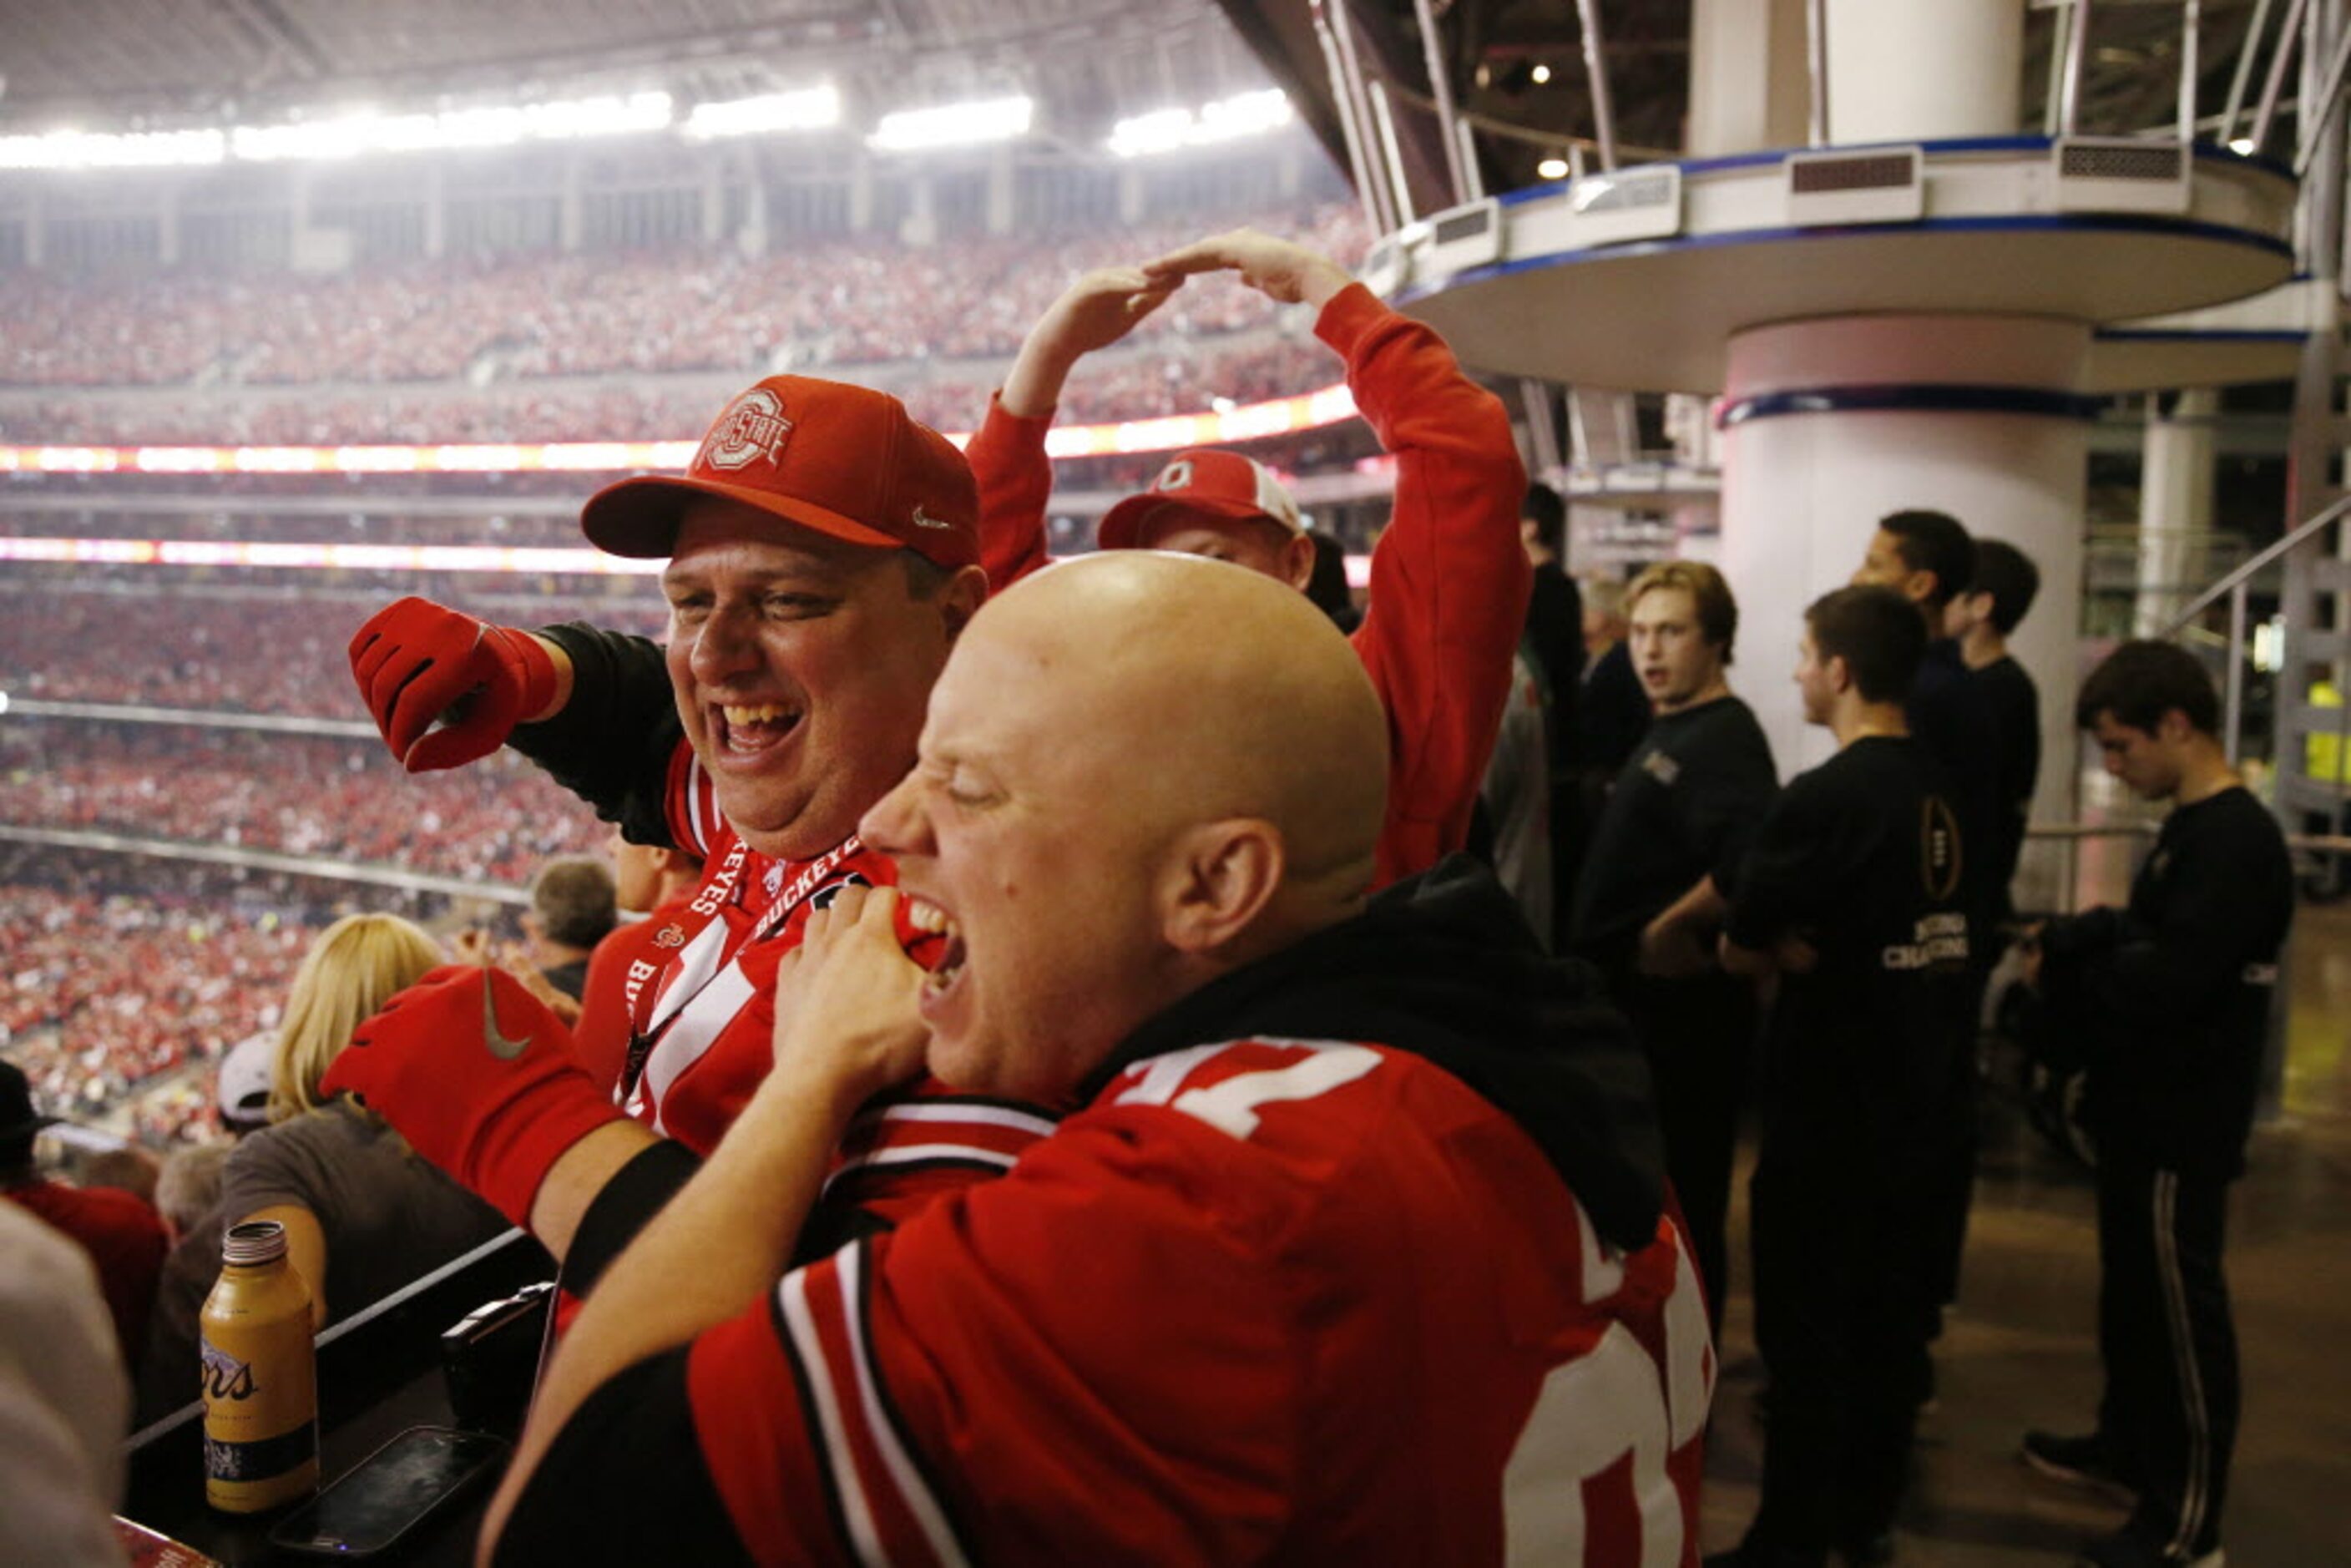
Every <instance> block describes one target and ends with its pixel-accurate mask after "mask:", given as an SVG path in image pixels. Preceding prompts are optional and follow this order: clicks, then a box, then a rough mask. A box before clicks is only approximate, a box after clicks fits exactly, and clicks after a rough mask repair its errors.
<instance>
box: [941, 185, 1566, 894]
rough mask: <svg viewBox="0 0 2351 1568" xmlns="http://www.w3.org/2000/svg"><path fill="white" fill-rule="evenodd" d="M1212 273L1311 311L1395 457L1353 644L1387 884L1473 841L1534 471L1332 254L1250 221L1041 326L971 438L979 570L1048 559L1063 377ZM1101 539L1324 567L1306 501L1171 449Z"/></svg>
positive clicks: (1515, 615) (1520, 613)
mask: <svg viewBox="0 0 2351 1568" xmlns="http://www.w3.org/2000/svg"><path fill="white" fill-rule="evenodd" d="M1204 272H1238V274H1240V279H1241V281H1242V282H1243V283H1245V284H1247V285H1248V286H1249V287H1251V288H1254V289H1256V290H1258V291H1259V293H1261V294H1263V295H1265V296H1266V297H1267V298H1270V299H1272V300H1274V301H1276V302H1277V303H1280V304H1284V305H1297V304H1304V305H1311V306H1312V307H1313V308H1314V309H1315V310H1316V311H1317V312H1318V314H1317V316H1316V318H1315V322H1314V332H1315V335H1316V336H1317V337H1319V338H1321V339H1322V341H1324V342H1325V343H1327V344H1329V345H1330V346H1331V347H1332V349H1334V350H1337V351H1338V352H1339V353H1340V354H1342V355H1343V356H1344V357H1345V359H1346V361H1347V385H1348V387H1349V389H1350V390H1351V391H1353V393H1354V394H1355V404H1356V407H1357V409H1358V410H1359V411H1360V412H1361V413H1362V414H1363V416H1364V418H1365V419H1366V420H1368V421H1369V422H1370V423H1371V425H1372V428H1373V430H1374V432H1376V433H1377V434H1378V435H1379V438H1380V444H1381V445H1383V446H1384V447H1386V448H1387V449H1388V451H1390V452H1391V453H1394V454H1395V464H1396V485H1395V514H1394V517H1393V520H1392V521H1391V522H1390V523H1389V525H1388V528H1387V531H1386V532H1385V533H1384V534H1382V535H1381V537H1380V542H1379V546H1378V548H1377V549H1375V550H1374V551H1373V553H1372V588H1371V602H1370V605H1369V607H1368V608H1367V609H1366V611H1365V612H1364V622H1363V624H1362V626H1361V627H1360V628H1358V629H1357V630H1356V632H1354V635H1353V643H1354V646H1355V653H1356V654H1357V656H1358V657H1360V658H1361V659H1362V660H1363V662H1364V669H1365V670H1366V671H1367V672H1369V673H1370V674H1371V677H1372V685H1373V686H1374V689H1375V690H1377V691H1378V693H1379V694H1380V700H1381V702H1382V703H1383V704H1384V706H1386V708H1387V714H1388V787H1389V788H1388V815H1387V823H1386V827H1385V829H1384V831H1383V832H1382V833H1381V835H1380V845H1379V862H1378V877H1379V881H1380V882H1382V883H1388V882H1393V881H1395V880H1396V879H1397V878H1399V877H1405V876H1409V875H1411V874H1413V873H1416V872H1420V871H1425V870H1426V869H1427V868H1428V867H1429V866H1431V865H1433V864H1435V863H1436V862H1437V860H1438V859H1440V858H1441V857H1443V856H1444V855H1446V854H1447V853H1450V852H1453V851H1455V850H1458V849H1460V848H1461V847H1462V846H1463V844H1464V843H1466V842H1467V841H1468V833H1469V817H1470V813H1471V810H1473V808H1474V807H1475V805H1476V802H1477V799H1478V789H1479V784H1480V783H1481V782H1482V781H1483V780H1484V779H1485V774H1486V761H1487V758H1489V756H1490V755H1491V754H1492V752H1493V749H1494V736H1495V733H1496V730H1497V727H1499V724H1500V723H1501V716H1502V706H1503V704H1504V701H1505V700H1506V699H1507V698H1508V697H1509V695H1510V667H1511V659H1512V656H1513V655H1514V654H1515V653H1517V652H1518V640H1519V629H1520V624H1521V623H1522V622H1523V621H1524V619H1525V616H1526V607H1527V595H1528V593H1529V591H1531V569H1530V568H1529V567H1528V565H1527V560H1526V555H1525V552H1524V550H1523V549H1520V543H1519V501H1520V497H1522V496H1523V495H1524V494H1525V492H1526V486H1527V477H1526V470H1525V468H1524V466H1523V465H1521V464H1520V461H1519V455H1518V448H1517V446H1516V445H1515V444H1514V443H1513V442H1512V440H1511V436H1510V416H1509V414H1508V413H1506V412H1505V411H1504V409H1503V407H1502V405H1501V402H1499V400H1498V399H1496V398H1495V397H1494V396H1493V394H1492V393H1490V392H1486V391H1485V390H1483V389H1482V388H1480V387H1479V386H1478V385H1477V384H1476V383H1474V382H1471V381H1470V380H1469V379H1468V377H1466V376H1464V375H1463V374H1462V373H1461V368H1460V366H1459V364H1458V362H1457V361H1455V360H1454V358H1453V353H1452V350H1449V349H1447V347H1446V346H1445V340H1443V339H1441V338H1439V337H1438V336H1437V334H1436V333H1435V332H1434V331H1432V330H1430V329H1428V328H1426V327H1424V326H1421V325H1420V324H1419V323H1417V322H1414V321H1408V320H1406V319H1405V318H1403V317H1401V316H1399V315H1397V314H1396V313H1395V312H1394V311H1392V310H1390V309H1389V308H1387V307H1386V306H1384V305H1383V304H1381V303H1380V301H1379V300H1378V299H1377V298H1374V296H1373V294H1372V292H1371V291H1370V290H1369V289H1367V288H1365V287H1363V286H1362V285H1361V284H1359V283H1356V282H1355V281H1354V280H1353V278H1352V277H1349V275H1348V273H1347V270H1346V269H1345V268H1344V267H1341V266H1340V265H1339V264H1338V263H1337V262H1335V261H1332V260H1331V259H1330V258H1329V257H1327V256H1320V255H1317V254H1316V253H1315V252H1313V251H1311V250H1309V249H1307V248H1306V247H1304V246H1299V245H1294V244H1291V243H1290V241H1288V240H1282V239H1276V238H1274V237H1273V236H1272V235H1264V234H1259V233H1257V232H1256V231H1254V230H1250V229H1236V230H1234V231H1233V232H1231V233H1229V234H1223V235H1217V236H1215V237H1214V238H1211V239H1205V240H1201V241H1199V242H1198V243H1196V244H1194V245H1189V246H1185V247H1184V248H1182V249H1181V250H1176V251H1172V252H1170V253H1169V254H1167V255H1165V256H1161V257H1160V258H1159V259H1157V260H1156V261H1152V262H1147V263H1145V264H1144V266H1142V267H1127V268H1119V267H1113V268H1109V269H1106V270H1103V271H1100V272H1092V273H1088V274H1087V275H1086V276H1085V277H1081V278H1080V279H1079V280H1078V281H1077V282H1076V283H1075V284H1074V285H1072V286H1071V287H1070V289H1069V291H1068V292H1067V293H1065V294H1063V295H1062V296H1061V298H1060V299H1059V300H1057V301H1055V302H1054V304H1053V306H1052V308H1050V309H1049V310H1047V311H1046V313H1045V315H1044V316H1043V317H1042V318H1041V319H1040V320H1039V321H1038V323H1037V325H1036V327H1035V328H1034V329H1031V330H1030V332H1029V338H1028V340H1027V341H1026V342H1025V343H1023V344H1022V345H1021V349H1020V353H1019V357H1018V358H1016V359H1015V360H1014V361H1013V364H1012V369H1011V370H1010V371H1009V372H1008V373H1007V375H1006V376H1005V379H1004V387H1003V390H1002V391H1000V392H998V394H997V395H996V397H995V398H994V399H992V400H991V401H990V402H989V405H988V410H987V421H986V423H983V424H982V425H981V427H980V430H979V433H978V434H977V435H975V436H974V437H973V438H972V442H971V447H970V450H969V454H968V455H969V456H970V458H971V466H972V472H973V474H974V476H976V477H977V480H978V482H979V494H980V507H981V520H980V564H981V565H982V566H984V567H986V568H987V580H988V581H989V583H990V584H991V585H993V586H994V587H995V588H997V589H998V590H1001V589H1003V588H1005V587H1008V586H1009V585H1010V584H1011V583H1012V582H1014V581H1015V580H1018V579H1019V578H1021V577H1024V576H1026V575H1027V574H1028V573H1029V572H1031V571H1034V570H1036V569H1037V568H1039V567H1040V566H1042V565H1044V564H1045V507H1046V501H1047V499H1048V497H1050V494H1051V491H1052V487H1053V465H1052V464H1051V463H1050V461H1049V460H1048V459H1047V457H1046V455H1045V434H1046V432H1047V431H1048V430H1049V429H1050V427H1051V424H1052V414H1053V406H1054V403H1055V402H1056V400H1058V399H1059V398H1060V396H1061V386H1062V383H1063V382H1064V381H1065V380H1066V379H1067V378H1068V376H1069V373H1070V371H1071V367H1072V366H1074V365H1075V364H1076V363H1077V361H1079V360H1080V359H1081V358H1083V357H1084V356H1085V355H1086V354H1088V353H1091V352H1092V351H1093V350H1097V349H1102V348H1105V347H1107V346H1109V345H1110V344H1112V343H1114V342H1116V341H1118V340H1119V339H1121V338H1123V337H1124V336H1125V335H1126V334H1127V332H1128V331H1130V330H1131V329H1133V328H1134V325H1135V324H1136V323H1137V322H1139V321H1140V320H1142V319H1143V318H1144V317H1145V316H1147V315H1149V314H1150V313H1151V312H1152V311H1154V310H1155V309H1157V308H1159V307H1160V306H1161V305H1162V304H1164V303H1165V301H1166V300H1167V299H1168V298H1169V297H1170V296H1171V295H1173V294H1174V293H1175V290H1176V289H1177V288H1178V287H1182V285H1183V283H1184V280H1185V279H1186V277H1192V276H1194V275H1196V274H1199V273H1204ZM1097 538H1098V539H1099V541H1100V543H1101V545H1102V549H1135V548H1141V549H1165V550H1178V551H1182V552H1184V553H1186V554H1191V555H1205V556H1213V557H1215V558H1217V559H1222V560H1229V561H1232V562H1234V563H1235V564H1237V565H1240V566H1246V567H1249V568H1250V569H1251V570H1256V571H1259V572H1262V573H1264V574H1265V575H1267V576H1269V577H1273V578H1277V579H1280V580H1282V581H1285V582H1288V583H1289V584H1290V586H1291V587H1293V588H1297V589H1301V590H1302V589H1304V588H1305V586H1306V583H1307V579H1308V577H1309V575H1310V574H1311V571H1312V570H1313V562H1314V554H1313V542H1312V540H1311V539H1310V538H1308V537H1307V536H1306V533H1305V529H1304V526H1303V524H1302V523H1301V519H1300V517H1299V512H1298V503H1297V502H1296V501H1294V500H1292V499H1291V498H1290V494H1289V492H1288V491H1286V490H1284V489H1283V488H1282V486H1281V485H1280V482H1279V481H1278V480H1276V479H1275V478H1274V477H1273V476H1272V475H1270V474H1269V473H1268V472H1266V470H1265V468H1264V467H1263V466H1262V465H1259V464H1258V463H1256V462H1254V461H1252V460H1251V459H1249V458H1247V457H1244V456H1242V455H1240V454H1238V453H1235V452H1220V451H1216V450H1213V449H1202V450H1196V451H1190V452H1180V453H1178V454H1176V455H1175V458H1174V459H1173V460H1172V461H1170V462H1169V463H1168V465H1166V466H1165V468H1163V469H1162V470H1160V474H1159V477H1158V478H1157V479H1156V480H1155V481H1153V483H1152V486H1151V488H1150V490H1149V491H1147V492H1145V493H1144V494H1143V495H1140V496H1130V497H1127V498H1126V499H1125V500H1123V501H1121V502H1119V503H1118V505H1116V506H1114V507H1112V508H1111V509H1110V510H1109V511H1108V512H1106V513H1104V514H1103V515H1102V525H1101V528H1100V529H1099V532H1098V535H1097Z"/></svg>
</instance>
